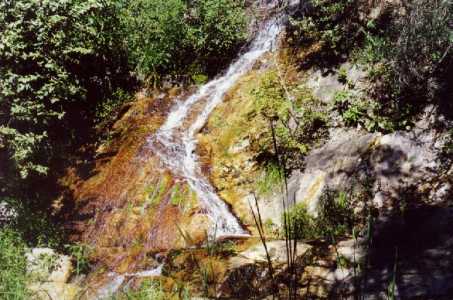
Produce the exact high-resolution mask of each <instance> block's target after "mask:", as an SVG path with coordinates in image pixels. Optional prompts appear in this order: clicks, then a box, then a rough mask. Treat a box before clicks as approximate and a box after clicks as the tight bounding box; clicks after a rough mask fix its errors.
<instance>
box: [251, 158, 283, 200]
mask: <svg viewBox="0 0 453 300" xmlns="http://www.w3.org/2000/svg"><path fill="white" fill-rule="evenodd" d="M282 172H283V171H282V170H281V169H280V168H279V167H278V166H276V165H275V164H273V163H269V164H268V165H267V166H266V168H265V170H264V172H263V176H261V178H260V179H259V180H258V182H257V190H258V193H260V194H261V195H269V194H270V193H271V192H272V191H273V190H274V189H275V187H277V186H279V185H281V184H282V180H283V173H282Z"/></svg>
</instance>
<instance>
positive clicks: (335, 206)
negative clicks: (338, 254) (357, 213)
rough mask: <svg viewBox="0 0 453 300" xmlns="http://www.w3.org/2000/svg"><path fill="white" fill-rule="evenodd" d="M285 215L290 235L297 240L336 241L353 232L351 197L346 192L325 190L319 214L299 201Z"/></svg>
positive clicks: (320, 202) (320, 201)
mask: <svg viewBox="0 0 453 300" xmlns="http://www.w3.org/2000/svg"><path fill="white" fill-rule="evenodd" d="M284 217H286V220H287V226H288V229H289V230H288V231H289V234H290V236H291V237H292V238H293V239H297V240H317V239H325V240H327V241H329V242H330V243H335V242H336V241H337V239H338V238H340V237H343V236H345V235H347V234H349V233H350V232H352V228H353V226H354V214H353V210H352V204H351V199H350V196H349V195H347V194H346V193H344V192H334V191H326V192H324V194H323V196H322V197H321V199H320V200H319V207H318V210H317V215H312V214H309V213H308V212H307V207H306V205H305V204H304V203H298V204H296V205H295V206H294V207H292V208H290V209H289V211H288V212H287V214H286V215H285V216H284Z"/></svg>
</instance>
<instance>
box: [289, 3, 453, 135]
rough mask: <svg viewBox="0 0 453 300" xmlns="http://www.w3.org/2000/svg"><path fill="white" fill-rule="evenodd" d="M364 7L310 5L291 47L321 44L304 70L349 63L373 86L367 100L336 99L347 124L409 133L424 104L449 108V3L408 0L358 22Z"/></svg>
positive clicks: (296, 23) (295, 24) (293, 27)
mask: <svg viewBox="0 0 453 300" xmlns="http://www.w3.org/2000/svg"><path fill="white" fill-rule="evenodd" d="M367 9H368V8H367V6H366V5H365V4H364V3H361V2H360V1H355V0H342V1H331V0H314V1H311V5H308V6H307V8H306V10H304V11H303V13H301V14H300V15H297V14H296V15H295V16H294V18H293V19H292V21H291V24H290V28H289V31H290V32H291V33H292V34H291V35H290V36H289V39H288V40H289V43H290V44H291V45H292V46H295V47H302V48H305V49H309V47H312V46H313V45H317V46H318V47H316V49H317V50H316V51H312V52H308V56H304V58H303V61H301V64H302V66H306V67H310V66H313V65H317V66H320V67H323V68H334V67H336V66H337V65H338V64H339V63H341V62H343V61H345V60H346V59H348V57H349V58H352V59H353V60H355V61H356V62H357V63H358V64H359V65H361V66H362V67H364V68H365V69H367V71H368V77H369V80H370V82H371V88H369V89H368V90H367V91H366V93H365V95H364V96H362V97H357V96H354V95H351V94H348V95H346V94H345V93H348V91H346V92H344V93H343V92H341V93H340V94H339V95H337V101H336V102H337V103H336V104H337V106H336V108H337V109H338V110H339V112H340V114H341V115H342V117H343V119H344V121H345V123H346V125H350V126H351V125H352V126H355V125H357V124H361V125H362V126H363V127H365V128H366V129H367V130H369V131H382V132H391V131H394V130H398V129H406V128H408V127H410V126H411V124H412V120H413V119H414V116H416V115H417V114H418V113H419V112H420V111H421V110H422V109H423V108H424V107H425V106H426V104H429V103H441V104H442V102H443V104H446V102H448V100H446V99H448V94H449V93H450V92H449V89H450V88H449V86H450V85H449V81H450V80H449V78H451V77H452V63H451V62H452V49H451V48H452V35H451V26H450V23H449V22H450V21H449V20H450V16H451V14H452V11H453V5H452V3H451V1H429V0H412V1H408V2H407V3H406V4H404V5H399V4H391V5H389V6H386V7H383V8H381V11H379V13H378V15H377V16H376V17H366V15H362V17H360V15H361V14H364V13H365V12H366V11H367ZM368 13H369V12H368ZM345 75H346V74H345V73H344V72H342V70H340V72H339V80H340V81H341V82H343V83H345V84H346V83H348V82H347V78H346V76H345ZM448 105H450V104H448Z"/></svg>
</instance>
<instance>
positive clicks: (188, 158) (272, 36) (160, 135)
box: [148, 3, 281, 238]
mask: <svg viewBox="0 0 453 300" xmlns="http://www.w3.org/2000/svg"><path fill="white" fill-rule="evenodd" d="M273 4H275V3H271V5H273ZM280 23H281V18H280V17H274V18H273V19H271V20H269V21H267V22H266V23H265V24H263V26H262V28H261V30H260V31H259V33H258V34H257V36H256V38H255V39H254V41H253V42H252V43H251V46H250V48H249V50H248V51H247V52H245V53H244V54H242V55H241V56H240V57H239V58H238V59H237V60H236V61H235V62H234V63H233V64H232V65H231V66H230V67H229V69H228V70H227V72H226V73H225V74H224V75H223V76H221V77H218V78H216V79H213V80H212V81H210V82H208V83H207V84H205V85H203V86H202V87H200V88H199V89H198V91H197V92H196V93H195V94H193V95H192V96H190V97H189V98H187V99H186V100H185V101H184V102H182V103H181V102H179V101H177V104H176V105H175V106H174V108H173V109H172V110H171V112H170V114H169V115H168V118H167V120H166V122H165V123H164V124H163V126H162V127H161V128H160V129H159V130H158V132H157V133H156V134H155V135H154V136H152V137H151V138H150V139H149V140H148V144H149V146H150V147H151V149H153V151H154V152H155V153H156V154H157V155H158V156H159V158H160V159H161V161H162V163H163V164H164V166H165V167H166V168H168V169H169V170H170V171H172V172H173V173H174V174H175V175H177V176H181V177H183V178H184V179H185V180H187V183H188V184H189V186H190V187H191V188H192V190H194V191H195V192H196V193H197V196H198V199H199V200H200V202H201V204H202V206H203V208H204V209H205V210H206V212H207V214H208V216H209V217H210V218H211V220H212V222H213V223H214V224H215V230H216V232H215V234H216V236H217V237H218V238H220V237H224V236H228V237H240V236H248V234H247V232H246V231H245V230H244V229H243V228H242V227H241V225H240V224H239V222H238V220H237V219H236V217H235V216H234V215H233V214H232V213H231V212H230V210H229V209H228V206H227V205H226V204H225V203H224V202H223V201H222V200H221V199H220V197H219V196H218V195H217V194H216V193H215V190H214V188H213V187H212V186H211V184H210V183H209V180H208V179H207V178H205V177H204V175H203V174H202V171H201V168H200V166H199V164H198V156H197V154H196V152H195V150H196V146H197V140H196V137H195V135H196V134H197V133H198V132H199V131H200V130H201V128H202V127H203V126H204V125H205V124H206V122H207V120H208V117H209V115H210V113H211V112H212V111H213V109H214V108H215V107H216V106H217V105H218V104H219V103H221V102H222V100H223V97H224V96H225V93H227V92H228V90H229V89H230V88H232V87H233V86H234V84H235V83H236V82H237V80H238V79H239V78H240V77H241V76H243V75H244V74H246V73H247V72H248V71H249V70H250V69H252V67H253V65H254V64H255V63H256V61H257V60H258V59H259V58H260V57H261V56H262V55H263V54H265V53H266V52H269V51H273V50H274V48H275V45H276V44H277V38H278V36H279V33H280V32H281V24H280ZM200 102H201V103H203V104H204V107H203V109H202V111H201V112H200V113H199V114H198V115H196V116H195V118H194V120H188V119H189V118H188V117H189V115H190V113H191V112H192V109H193V108H194V106H195V105H196V104H198V103H200ZM187 122H191V123H190V124H189V125H188V126H187Z"/></svg>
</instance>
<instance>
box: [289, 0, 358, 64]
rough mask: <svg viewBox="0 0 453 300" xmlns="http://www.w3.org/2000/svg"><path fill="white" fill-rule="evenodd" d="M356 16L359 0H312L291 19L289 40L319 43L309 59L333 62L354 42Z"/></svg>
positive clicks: (299, 43) (293, 44)
mask: <svg viewBox="0 0 453 300" xmlns="http://www.w3.org/2000/svg"><path fill="white" fill-rule="evenodd" d="M358 17H359V13H358V1H355V0H340V1H334V0H312V1H310V2H308V4H307V5H305V9H304V11H302V12H301V13H299V14H298V15H296V16H294V17H293V18H292V19H291V20H290V26H289V29H288V31H289V33H290V35H289V42H290V44H291V45H292V46H309V45H312V44H314V43H318V44H319V45H320V46H321V47H320V49H319V51H317V53H316V55H317V56H316V57H314V58H315V59H313V60H310V61H309V62H314V63H317V64H330V63H335V62H337V61H338V60H340V59H341V57H342V56H343V55H345V54H348V53H349V51H350V50H352V49H353V48H354V46H355V45H356V44H357V40H358V39H357V37H358V35H360V31H359V28H360V21H359V20H358ZM309 62H308V61H304V62H302V63H304V64H307V63H309Z"/></svg>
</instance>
